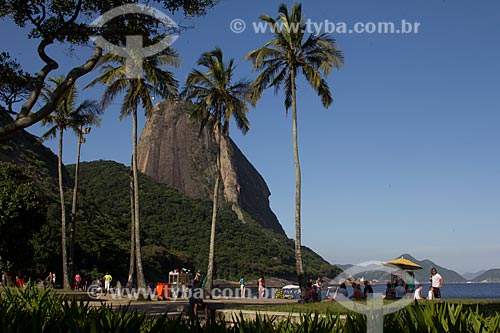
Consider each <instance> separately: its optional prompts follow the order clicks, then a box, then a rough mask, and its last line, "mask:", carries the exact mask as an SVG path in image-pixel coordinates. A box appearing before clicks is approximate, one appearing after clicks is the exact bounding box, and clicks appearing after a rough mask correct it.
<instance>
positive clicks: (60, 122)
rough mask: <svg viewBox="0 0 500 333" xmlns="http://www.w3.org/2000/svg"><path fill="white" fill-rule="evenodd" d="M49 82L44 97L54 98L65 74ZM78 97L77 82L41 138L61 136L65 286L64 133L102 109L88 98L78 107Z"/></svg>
mask: <svg viewBox="0 0 500 333" xmlns="http://www.w3.org/2000/svg"><path fill="white" fill-rule="evenodd" d="M49 82H50V83H52V84H53V85H54V86H53V87H52V86H46V87H44V89H43V93H42V98H43V99H44V100H46V101H48V100H50V99H51V98H52V97H51V96H52V95H53V94H54V91H55V89H57V87H59V86H60V85H61V84H63V83H64V77H63V76H58V77H52V78H50V79H49ZM77 98H78V91H77V88H76V86H75V85H72V86H71V87H70V88H69V89H68V91H67V92H66V93H65V94H64V95H63V97H62V98H61V100H60V101H59V103H58V104H57V107H56V109H55V110H54V111H53V112H52V113H51V114H50V115H49V116H48V117H46V118H44V120H43V121H42V125H43V126H49V129H48V130H47V131H46V132H45V133H44V134H43V135H42V136H41V140H47V139H48V138H54V137H57V136H59V152H58V155H57V157H58V159H57V165H58V168H57V169H58V175H59V200H60V204H61V252H62V263H63V264H62V271H63V288H64V289H69V288H70V284H69V278H68V259H67V242H66V208H65V205H64V188H63V179H62V154H63V135H64V131H65V130H67V129H71V130H73V131H74V132H75V133H77V135H79V131H80V125H81V124H82V123H83V122H85V121H87V120H88V119H90V118H92V117H93V116H94V115H95V114H97V113H99V112H100V111H99V110H100V109H99V106H98V103H97V102H95V101H89V100H86V101H84V102H83V103H82V104H80V105H79V106H78V107H75V103H76V100H77Z"/></svg>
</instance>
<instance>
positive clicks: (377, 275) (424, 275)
mask: <svg viewBox="0 0 500 333" xmlns="http://www.w3.org/2000/svg"><path fill="white" fill-rule="evenodd" d="M400 257H403V258H405V259H408V260H411V261H413V262H414V263H417V264H419V265H420V266H422V269H419V270H416V271H415V279H416V280H417V281H420V282H428V281H429V277H430V275H431V274H430V270H431V267H435V268H436V269H437V271H438V273H439V274H441V276H442V277H443V279H444V281H445V283H446V282H465V281H466V280H465V279H464V278H463V277H462V276H461V275H460V274H458V273H457V272H455V271H453V270H449V269H446V268H444V267H442V266H439V265H438V264H436V263H434V262H433V261H431V260H429V259H424V260H417V259H415V257H413V256H412V255H410V254H407V253H406V254H403V255H400V256H398V257H396V258H400ZM393 259H395V258H393ZM387 261H389V260H387ZM337 266H338V267H339V268H341V269H342V270H344V271H345V270H347V269H349V268H350V267H352V265H351V264H343V265H337ZM355 277H356V278H361V277H363V278H364V279H367V280H374V279H376V280H387V279H389V278H390V277H389V276H388V275H387V273H384V272H381V271H373V272H368V273H366V272H363V273H360V274H357V275H355Z"/></svg>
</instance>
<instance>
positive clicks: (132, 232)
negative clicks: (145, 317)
mask: <svg viewBox="0 0 500 333" xmlns="http://www.w3.org/2000/svg"><path fill="white" fill-rule="evenodd" d="M132 164H133V162H132ZM130 171H131V172H130V218H131V223H130V263H129V268H128V280H127V288H128V289H132V286H133V284H134V270H135V218H134V216H135V210H134V201H135V199H134V197H135V196H134V177H133V174H132V173H133V171H132V170H130Z"/></svg>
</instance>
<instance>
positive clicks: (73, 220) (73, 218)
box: [69, 128, 83, 278]
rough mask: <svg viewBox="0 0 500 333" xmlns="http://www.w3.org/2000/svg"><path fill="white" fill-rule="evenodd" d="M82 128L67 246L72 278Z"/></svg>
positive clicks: (79, 137) (80, 136) (80, 137)
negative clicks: (68, 246) (68, 245)
mask: <svg viewBox="0 0 500 333" xmlns="http://www.w3.org/2000/svg"><path fill="white" fill-rule="evenodd" d="M81 131H82V128H80V133H78V148H77V153H76V165H75V184H74V186H73V202H72V203H71V233H70V240H69V244H70V248H69V277H70V278H72V277H73V276H74V275H73V274H74V266H75V239H76V208H77V207H76V202H77V196H78V172H79V167H80V150H81V147H82V140H83V136H82V133H81Z"/></svg>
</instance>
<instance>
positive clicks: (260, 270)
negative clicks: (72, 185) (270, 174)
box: [0, 161, 338, 283]
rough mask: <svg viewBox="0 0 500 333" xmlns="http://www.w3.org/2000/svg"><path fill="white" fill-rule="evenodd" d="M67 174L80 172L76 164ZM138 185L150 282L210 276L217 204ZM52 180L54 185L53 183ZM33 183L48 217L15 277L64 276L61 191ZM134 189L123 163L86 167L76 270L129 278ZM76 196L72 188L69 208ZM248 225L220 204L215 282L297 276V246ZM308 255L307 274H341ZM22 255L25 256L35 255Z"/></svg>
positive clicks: (33, 233)
mask: <svg viewBox="0 0 500 333" xmlns="http://www.w3.org/2000/svg"><path fill="white" fill-rule="evenodd" d="M68 169H69V170H70V172H73V171H74V168H73V166H71V167H69V168H68ZM33 177H34V178H35V179H36V178H37V177H36V176H33ZM139 180H140V194H141V219H143V221H144V222H143V228H142V229H141V238H142V239H141V242H142V244H143V260H144V270H145V275H146V279H147V280H148V281H150V282H157V281H164V280H166V279H167V277H168V272H169V271H171V270H173V269H175V268H183V267H185V268H188V269H191V270H193V269H200V270H202V271H204V270H205V269H206V267H207V255H208V245H209V236H210V217H211V211H212V206H211V202H209V201H201V200H195V199H191V198H189V197H186V196H184V195H182V194H180V193H179V192H177V191H176V190H173V189H170V188H168V187H166V186H164V185H162V184H159V183H156V182H155V181H153V180H152V179H151V178H149V177H147V176H145V175H143V174H141V175H140V179H139ZM9 181H10V180H9ZM48 183H51V184H53V182H52V181H51V182H48ZM30 184H31V186H35V185H34V184H37V185H36V186H37V188H38V189H39V191H38V192H39V193H44V194H45V196H46V197H45V198H44V200H42V201H41V202H42V203H43V205H44V206H43V210H44V212H46V213H45V215H46V216H45V217H46V219H45V218H44V219H43V221H42V223H39V224H37V225H36V227H34V228H31V229H30V228H25V230H24V231H23V232H24V233H25V236H26V237H29V239H30V241H29V242H27V243H26V244H25V245H24V246H25V247H26V249H28V246H29V248H30V249H32V251H33V252H32V253H33V255H31V254H30V256H29V258H28V259H29V260H27V261H26V260H24V261H22V264H21V265H19V266H17V267H16V269H15V271H12V273H15V274H21V275H26V276H27V277H32V278H36V277H38V278H44V277H45V276H46V274H47V273H48V271H49V270H52V271H54V270H55V271H56V275H57V273H60V272H59V271H58V270H59V269H60V267H61V265H60V258H61V257H60V253H61V252H60V251H61V245H60V244H61V243H60V223H59V207H58V206H57V201H56V199H55V198H56V193H55V192H54V191H52V192H51V191H49V190H47V189H41V188H40V187H41V186H43V185H44V184H46V183H30ZM129 184H130V170H129V168H127V167H125V166H124V165H121V164H118V163H116V162H112V161H97V162H87V163H82V164H81V169H80V200H79V209H78V212H77V214H78V219H77V226H76V228H77V233H76V235H77V236H76V243H75V245H76V246H75V271H80V272H81V273H82V274H83V275H85V276H87V275H88V276H90V277H92V278H94V277H98V276H102V274H103V273H104V272H105V271H109V272H110V273H111V274H112V275H113V277H114V281H115V282H116V281H119V280H120V281H121V282H122V283H124V282H125V281H126V275H127V273H128V262H129V251H130V237H129V235H130V191H129V189H130V188H129ZM49 193H51V194H49ZM8 197H9V196H6V198H8ZM70 198H71V191H67V194H66V204H67V209H69V207H70ZM248 220H249V222H247V223H245V224H244V223H242V222H240V221H239V220H238V219H237V217H236V215H235V214H234V213H233V211H232V210H231V208H230V205H229V204H222V205H221V207H220V214H219V221H218V227H217V238H216V257H215V268H216V276H215V277H216V278H224V279H232V280H237V279H239V277H240V275H243V274H244V275H245V276H246V277H247V278H256V277H257V276H258V275H261V274H262V275H264V276H267V277H269V276H275V277H284V278H288V279H295V267H294V263H295V260H294V253H293V241H292V240H290V239H287V238H286V237H284V236H281V235H278V234H276V233H274V232H273V231H272V230H268V229H263V228H262V227H261V226H260V225H258V224H257V223H256V222H253V221H251V220H250V219H248ZM3 228H4V227H2V229H3ZM0 238H2V239H4V238H5V240H6V241H7V240H8V239H7V238H9V239H14V238H12V235H11V234H7V233H3V232H2V236H0ZM30 251H31V250H30ZM304 251H305V263H306V271H307V273H308V274H309V275H311V276H314V275H317V274H320V275H324V276H335V275H336V274H338V270H337V268H336V267H335V266H332V265H330V264H328V263H327V262H326V261H324V260H323V259H322V258H320V257H319V256H318V255H316V254H314V253H313V252H312V251H311V250H309V249H307V248H304ZM16 253H17V254H18V255H19V256H21V255H22V254H23V253H31V252H27V251H25V252H23V251H17V252H16ZM16 259H21V258H20V257H19V258H16ZM11 261H12V260H11ZM59 276H61V275H59Z"/></svg>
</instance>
